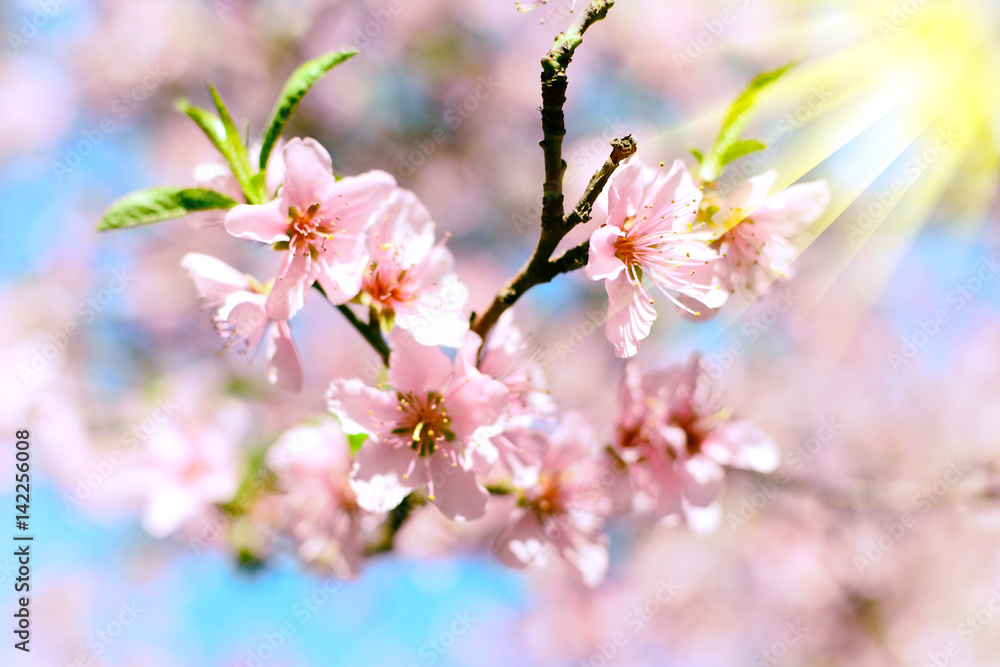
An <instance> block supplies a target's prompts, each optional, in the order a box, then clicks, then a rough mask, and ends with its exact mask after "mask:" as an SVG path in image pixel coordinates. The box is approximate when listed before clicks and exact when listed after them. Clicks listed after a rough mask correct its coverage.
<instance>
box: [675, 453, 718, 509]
mask: <svg viewBox="0 0 1000 667" xmlns="http://www.w3.org/2000/svg"><path fill="white" fill-rule="evenodd" d="M678 468H679V472H680V478H681V486H682V488H683V491H684V499H685V500H687V501H688V502H690V503H691V504H692V505H695V506H697V507H708V506H709V505H711V504H712V502H713V501H715V499H716V498H718V497H719V496H720V495H722V484H723V481H724V480H725V477H726V473H725V471H724V470H723V469H722V467H721V466H720V465H719V464H718V463H716V462H715V461H713V460H712V459H710V458H708V457H707V456H705V455H704V454H695V455H694V456H692V457H690V458H688V459H684V460H682V461H679V462H678Z"/></svg>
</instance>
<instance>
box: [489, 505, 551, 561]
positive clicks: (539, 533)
mask: <svg viewBox="0 0 1000 667" xmlns="http://www.w3.org/2000/svg"><path fill="white" fill-rule="evenodd" d="M512 518H513V519H514V522H513V523H512V524H511V525H510V526H509V527H508V528H507V529H506V530H504V531H503V532H502V533H500V535H498V536H497V539H496V542H494V545H493V549H494V551H495V552H496V555H497V559H498V560H499V561H500V562H501V563H503V564H504V565H506V566H507V567H511V568H514V569H523V568H525V567H528V566H529V565H536V564H537V565H539V566H541V565H544V564H545V563H546V560H547V559H546V556H547V555H548V552H549V551H550V550H551V547H550V546H549V540H548V538H547V537H546V536H545V531H544V530H542V525H541V524H540V523H538V519H537V518H536V517H535V515H534V513H532V512H526V511H524V510H517V511H515V512H514V515H513V517H512Z"/></svg>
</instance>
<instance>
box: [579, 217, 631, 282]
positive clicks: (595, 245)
mask: <svg viewBox="0 0 1000 667" xmlns="http://www.w3.org/2000/svg"><path fill="white" fill-rule="evenodd" d="M621 236H622V231H621V230H620V229H618V228H617V227H615V226H614V225H605V226H604V227H599V228H598V229H595V230H594V233H593V234H591V235H590V254H589V255H588V257H587V266H586V267H584V269H583V270H584V273H586V274H587V277H588V278H590V279H591V280H614V279H615V278H617V277H618V276H619V275H621V272H622V271H624V270H625V263H624V262H622V260H620V259H618V257H616V256H615V253H616V252H617V251H618V249H617V248H616V247H615V243H616V242H617V241H618V239H619V238H621Z"/></svg>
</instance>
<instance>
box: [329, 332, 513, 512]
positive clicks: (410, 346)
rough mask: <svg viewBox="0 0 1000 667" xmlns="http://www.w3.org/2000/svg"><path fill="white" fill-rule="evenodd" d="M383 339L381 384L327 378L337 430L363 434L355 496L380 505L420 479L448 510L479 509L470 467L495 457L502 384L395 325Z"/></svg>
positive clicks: (393, 502)
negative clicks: (386, 343)
mask: <svg viewBox="0 0 1000 667" xmlns="http://www.w3.org/2000/svg"><path fill="white" fill-rule="evenodd" d="M468 335H469V336H470V337H471V336H474V334H471V333H470V334H468ZM390 345H391V347H392V353H391V355H390V357H389V372H388V383H387V386H383V387H380V388H373V387H369V386H367V385H365V384H364V383H362V382H361V381H360V380H334V381H333V383H332V384H331V386H330V391H329V394H328V398H329V403H330V410H331V411H332V412H333V413H334V414H335V415H337V416H338V417H339V418H340V420H341V423H342V424H343V427H344V430H345V431H346V432H348V433H365V434H367V435H368V436H369V437H370V439H369V440H368V441H367V442H365V444H364V446H362V447H361V449H360V450H359V451H358V454H357V457H356V459H355V466H354V471H353V473H352V477H351V484H352V485H353V487H354V490H355V492H356V493H357V495H358V504H359V505H361V506H362V507H364V508H365V509H368V510H370V511H373V512H384V511H387V510H390V509H392V508H394V507H396V506H397V505H398V504H399V503H400V502H401V501H402V500H403V498H404V497H405V496H406V495H407V494H408V493H410V492H412V491H414V490H416V489H418V488H421V487H423V486H426V487H427V489H428V497H429V499H430V500H431V501H432V502H434V503H435V504H436V505H437V506H438V508H439V509H440V510H441V511H442V512H444V513H445V514H446V515H447V516H449V517H452V518H454V519H456V520H465V519H475V518H478V517H480V516H482V514H483V512H484V511H485V509H486V501H487V499H488V496H487V493H486V490H485V489H484V488H483V487H482V486H481V485H480V484H479V482H478V481H477V480H476V470H477V468H478V469H482V464H483V463H492V462H493V460H495V458H496V450H495V449H494V448H493V445H492V444H491V443H490V442H489V440H488V438H489V437H490V436H493V435H496V434H497V433H499V432H500V431H501V430H502V428H503V417H504V414H505V411H506V409H507V401H508V392H507V388H506V387H505V386H504V385H503V384H502V383H500V382H498V381H496V380H494V379H492V378H490V377H488V376H486V375H484V374H483V373H481V372H479V371H478V370H477V369H476V368H475V366H474V365H472V364H470V363H468V362H467V361H466V360H465V359H464V357H462V356H461V355H459V356H458V357H457V358H456V359H455V360H454V361H452V360H451V359H449V358H448V356H447V355H445V354H444V353H443V352H442V351H441V350H440V349H438V348H435V347H426V346H423V345H419V344H417V343H416V342H415V341H414V340H413V339H412V337H411V336H410V335H409V334H407V333H406V332H404V331H402V330H401V329H394V330H393V331H392V332H391V334H390ZM474 454H475V455H476V456H474ZM477 456H478V459H477V458H476V457H477Z"/></svg>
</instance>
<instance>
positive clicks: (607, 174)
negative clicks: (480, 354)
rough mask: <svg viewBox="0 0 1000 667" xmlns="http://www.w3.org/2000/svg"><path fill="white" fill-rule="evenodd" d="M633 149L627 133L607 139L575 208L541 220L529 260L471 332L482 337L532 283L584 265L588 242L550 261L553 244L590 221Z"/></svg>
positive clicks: (549, 278)
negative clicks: (548, 221) (605, 153)
mask: <svg viewBox="0 0 1000 667" xmlns="http://www.w3.org/2000/svg"><path fill="white" fill-rule="evenodd" d="M635 151H636V144H635V140H634V139H632V137H630V136H629V137H624V138H622V139H615V140H614V141H612V142H611V155H610V156H609V157H608V159H607V160H606V161H605V162H604V164H603V165H601V168H600V169H598V170H597V171H596V172H595V173H594V175H593V177H591V179H590V184H589V185H588V186H587V189H586V190H585V191H584V193H583V196H582V197H581V198H580V201H579V203H578V204H577V205H576V208H574V209H573V211H572V212H571V213H570V214H569V215H568V216H567V217H566V219H565V220H561V221H560V223H559V225H558V226H556V227H552V228H550V229H548V230H546V228H545V223H544V222H543V226H542V234H541V236H540V237H539V239H538V246H537V247H536V248H535V252H534V254H533V255H532V256H531V259H529V260H528V261H527V262H526V263H525V265H524V266H523V267H521V270H520V271H518V272H517V274H516V275H515V276H514V277H513V278H511V279H510V280H509V281H507V284H506V285H504V286H503V287H502V288H501V289H500V291H499V292H498V293H497V295H496V297H494V299H493V303H492V304H490V307H489V308H488V309H487V310H486V312H485V313H483V314H482V315H481V316H480V317H479V318H478V319H477V320H476V321H475V322H474V323H473V325H472V330H473V331H475V332H476V333H477V334H479V335H480V336H481V337H482V338H483V339H484V340H485V339H486V334H488V333H489V331H490V329H492V328H493V325H494V324H496V323H497V320H499V319H500V316H501V315H502V314H503V313H504V311H505V310H507V309H508V308H510V307H511V306H512V305H514V303H515V302H516V301H517V300H518V299H520V298H521V296H522V295H524V293H525V292H527V291H528V290H529V289H531V288H532V287H534V286H535V285H541V284H542V283H547V282H549V281H551V280H552V279H553V278H555V277H556V276H558V275H559V274H561V273H568V272H570V271H575V270H577V269H579V268H582V267H583V266H585V265H586V264H587V257H588V255H589V244H588V243H582V244H581V245H579V246H577V247H575V248H571V249H570V250H567V251H566V252H565V253H563V254H562V255H560V256H559V257H557V258H556V259H554V260H550V258H551V257H552V253H553V252H554V251H555V249H556V246H558V245H559V242H560V241H561V240H562V239H563V237H565V236H566V234H567V233H569V231H570V230H571V229H573V227H575V226H576V225H578V224H582V223H585V222H587V221H588V220H590V212H591V209H593V207H594V202H595V201H596V200H597V197H598V195H600V194H601V191H602V190H604V186H605V185H607V182H608V179H609V178H611V174H613V173H614V171H615V169H617V168H618V165H619V164H621V163H622V162H623V161H624V160H626V159H628V158H629V157H631V156H632V155H634V154H635ZM543 216H544V213H543ZM543 220H544V218H543Z"/></svg>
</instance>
